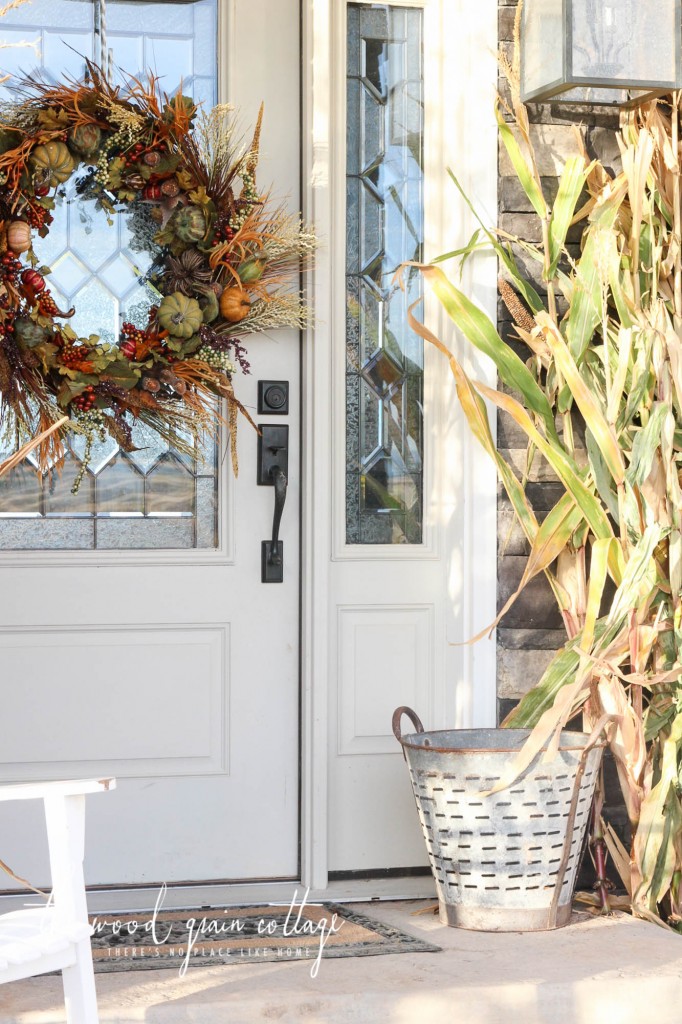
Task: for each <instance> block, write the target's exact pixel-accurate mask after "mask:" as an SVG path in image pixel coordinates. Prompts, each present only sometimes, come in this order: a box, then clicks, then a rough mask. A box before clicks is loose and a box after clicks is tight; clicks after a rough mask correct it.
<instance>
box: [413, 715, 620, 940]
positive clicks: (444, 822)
mask: <svg viewBox="0 0 682 1024" xmlns="http://www.w3.org/2000/svg"><path fill="white" fill-rule="evenodd" d="M403 715H407V717H408V718H409V719H410V720H411V722H412V724H413V726H414V728H415V729H416V732H414V733H410V734H406V735H405V736H402V735H401V732H400V727H401V720H402V716H403ZM393 732H394V733H395V736H396V738H397V739H398V740H399V742H400V744H401V745H402V748H403V754H404V756H405V760H406V762H407V767H408V768H409V771H410V778H411V779H412V789H413V791H414V796H415V800H416V802H417V810H418V812H419V818H420V821H421V824H422V829H423V832H424V839H425V840H426V848H427V850H428V854H429V859H430V861H431V868H432V870H433V874H434V877H435V880H436V890H437V892H438V902H439V906H440V919H441V921H442V922H443V924H448V925H452V926H453V927H457V928H471V929H476V930H480V931H495V932H504V931H543V930H545V929H550V928H560V927H562V925H565V924H567V923H568V920H569V918H570V916H571V899H572V897H573V889H574V886H575V880H576V874H577V871H578V866H579V864H580V859H581V855H582V850H583V842H584V839H585V831H586V828H587V823H588V820H589V815H590V808H591V806H592V798H593V796H594V788H595V785H596V782H597V775H598V771H599V765H600V762H601V757H602V753H603V748H604V746H605V742H604V741H603V740H600V741H599V742H595V741H592V742H590V737H589V736H588V735H587V733H582V732H567V731H566V732H562V733H561V740H560V743H559V749H558V751H557V754H556V756H555V757H554V758H553V759H552V760H551V761H547V762H544V763H543V761H542V752H540V753H539V754H538V755H537V756H536V757H535V759H534V760H533V761H532V763H531V764H530V765H529V767H528V768H527V769H526V770H525V771H524V772H523V773H522V774H521V775H520V776H519V777H518V778H517V779H516V780H515V781H514V782H513V783H512V784H511V786H510V787H508V788H507V789H503V790H500V791H499V792H497V793H492V794H490V795H488V796H485V795H483V794H484V793H485V791H487V790H490V789H492V788H493V787H494V786H495V784H496V783H497V782H499V781H500V780H501V779H502V778H503V777H504V774H505V770H506V769H507V768H508V766H509V762H510V759H511V758H513V757H514V755H515V754H516V753H517V752H518V750H519V749H520V748H521V747H522V746H523V744H524V742H525V741H526V739H527V738H528V736H529V735H530V730H528V729H450V730H444V731H439V732H424V727H423V725H422V723H421V722H420V720H419V718H418V717H417V715H416V714H415V713H414V711H412V710H411V709H410V708H406V707H400V708H397V709H396V711H395V713H394V715H393Z"/></svg>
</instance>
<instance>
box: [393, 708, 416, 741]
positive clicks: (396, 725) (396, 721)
mask: <svg viewBox="0 0 682 1024" xmlns="http://www.w3.org/2000/svg"><path fill="white" fill-rule="evenodd" d="M403 715H407V717H408V718H409V720H410V721H411V722H412V725H413V726H414V728H415V731H416V732H424V726H423V725H422V723H421V720H420V718H419V715H418V714H417V713H416V712H415V711H413V710H412V708H408V707H400V708H396V709H395V711H394V712H393V722H392V725H393V735H394V736H395V738H396V739H397V741H398V743H402V741H403V738H402V734H401V732H400V720H401V718H402V717H403Z"/></svg>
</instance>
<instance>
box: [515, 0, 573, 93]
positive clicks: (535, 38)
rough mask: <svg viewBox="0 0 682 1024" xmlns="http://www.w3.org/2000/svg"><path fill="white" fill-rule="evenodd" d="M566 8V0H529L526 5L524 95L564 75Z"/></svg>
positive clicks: (524, 10) (524, 19)
mask: <svg viewBox="0 0 682 1024" xmlns="http://www.w3.org/2000/svg"><path fill="white" fill-rule="evenodd" d="M562 11H563V3H562V0H526V2H525V3H524V5H523V33H522V35H523V60H522V67H523V95H524V97H525V96H533V95H534V94H535V93H536V92H538V90H540V89H545V88H547V86H549V85H551V84H552V82H558V81H560V80H561V79H563V76H564V66H563V63H564V62H563V50H564V46H563V37H564V32H563V14H562Z"/></svg>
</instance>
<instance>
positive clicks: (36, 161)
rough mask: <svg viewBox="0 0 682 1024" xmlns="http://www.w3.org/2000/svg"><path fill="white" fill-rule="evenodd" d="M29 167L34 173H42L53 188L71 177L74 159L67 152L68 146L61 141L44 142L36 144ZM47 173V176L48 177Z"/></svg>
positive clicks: (74, 163)
mask: <svg viewBox="0 0 682 1024" xmlns="http://www.w3.org/2000/svg"><path fill="white" fill-rule="evenodd" d="M30 164H31V168H32V169H33V172H34V173H37V174H43V175H44V176H45V177H46V179H47V181H48V184H49V186H50V188H55V186H57V185H62V184H63V183H64V182H65V181H68V179H69V178H70V177H71V175H72V174H73V172H74V169H75V167H76V161H75V160H74V158H73V157H72V156H71V153H70V152H69V147H68V146H65V145H64V143H63V142H55V141H54V140H53V141H52V142H46V143H45V144H44V145H42V146H36V148H35V149H34V150H33V152H32V153H31V158H30ZM48 175H49V177H48Z"/></svg>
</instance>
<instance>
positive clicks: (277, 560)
mask: <svg viewBox="0 0 682 1024" xmlns="http://www.w3.org/2000/svg"><path fill="white" fill-rule="evenodd" d="M270 476H271V477H272V480H273V483H274V485H275V512H274V515H273V517H272V540H271V541H270V550H269V552H268V562H269V563H270V565H281V564H282V548H283V546H284V545H283V544H280V542H279V524H280V523H281V521H282V512H283V511H284V502H285V501H286V500H287V482H288V481H287V478H286V476H285V474H284V472H283V470H281V469H280V467H279V466H273V467H272V469H271V470H270ZM265 543H266V544H267V541H266V542H265ZM264 582H265V581H264Z"/></svg>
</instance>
